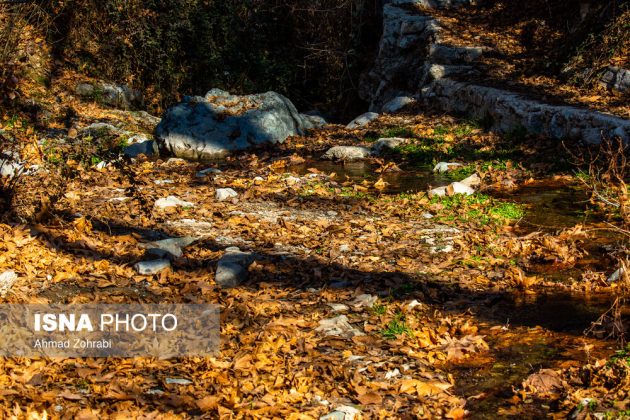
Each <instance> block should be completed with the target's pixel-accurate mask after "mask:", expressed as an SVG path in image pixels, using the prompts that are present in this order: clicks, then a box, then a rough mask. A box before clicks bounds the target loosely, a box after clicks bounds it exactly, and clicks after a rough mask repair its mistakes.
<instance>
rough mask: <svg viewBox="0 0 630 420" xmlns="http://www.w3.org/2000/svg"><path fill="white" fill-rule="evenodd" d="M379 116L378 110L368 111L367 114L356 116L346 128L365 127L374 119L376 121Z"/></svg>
mask: <svg viewBox="0 0 630 420" xmlns="http://www.w3.org/2000/svg"><path fill="white" fill-rule="evenodd" d="M377 118H378V114H377V113H376V112H366V113H365V114H361V115H359V116H358V117H356V118H355V119H354V120H352V121H351V122H350V123H349V124H348V125H347V126H346V128H347V129H348V130H353V129H355V128H361V127H364V126H366V125H368V124H369V123H371V122H372V121H374V120H375V119H377Z"/></svg>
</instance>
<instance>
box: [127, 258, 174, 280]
mask: <svg viewBox="0 0 630 420" xmlns="http://www.w3.org/2000/svg"><path fill="white" fill-rule="evenodd" d="M170 266H171V262H170V261H169V260H153V261H142V262H139V263H137V264H136V265H134V268H135V269H136V271H137V272H138V274H141V275H144V276H150V275H152V274H157V273H159V272H160V271H163V270H165V269H167V268H169V267H170Z"/></svg>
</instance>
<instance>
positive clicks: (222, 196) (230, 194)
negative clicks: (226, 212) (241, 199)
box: [215, 188, 238, 201]
mask: <svg viewBox="0 0 630 420" xmlns="http://www.w3.org/2000/svg"><path fill="white" fill-rule="evenodd" d="M236 197H238V193H237V192H236V191H234V190H233V189H232V188H219V189H218V190H217V191H216V192H215V198H216V200H217V201H226V200H229V199H230V198H236Z"/></svg>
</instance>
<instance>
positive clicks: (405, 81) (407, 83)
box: [359, 1, 439, 111]
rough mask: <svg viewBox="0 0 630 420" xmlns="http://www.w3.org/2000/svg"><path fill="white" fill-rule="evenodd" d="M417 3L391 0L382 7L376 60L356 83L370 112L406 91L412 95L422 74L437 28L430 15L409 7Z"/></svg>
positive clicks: (436, 34) (434, 20)
mask: <svg viewBox="0 0 630 420" xmlns="http://www.w3.org/2000/svg"><path fill="white" fill-rule="evenodd" d="M418 3H419V2H417V1H393V2H391V3H390V4H386V5H385V6H384V7H383V32H382V36H381V40H380V44H379V49H378V53H377V57H376V59H375V62H374V66H373V68H372V70H370V71H369V72H368V73H367V74H366V75H365V76H364V77H362V78H361V80H360V83H359V95H360V96H361V98H362V99H364V100H366V101H368V102H370V110H371V111H374V110H378V109H381V107H382V106H383V104H385V103H387V102H389V101H390V100H391V99H393V98H395V97H397V96H400V95H401V93H402V94H403V95H405V94H406V92H415V91H416V90H417V88H418V86H419V84H420V81H421V79H422V78H423V74H422V71H421V69H422V68H423V65H424V63H425V61H426V56H427V49H428V44H429V43H430V42H432V41H433V40H434V39H435V38H436V37H437V36H438V31H439V26H438V24H437V21H436V19H435V18H433V17H432V16H427V15H423V14H419V13H417V12H416V11H414V10H413V9H412V8H406V7H400V6H402V5H405V4H418Z"/></svg>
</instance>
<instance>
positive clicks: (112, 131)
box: [80, 122, 131, 137]
mask: <svg viewBox="0 0 630 420" xmlns="http://www.w3.org/2000/svg"><path fill="white" fill-rule="evenodd" d="M80 133H81V135H83V136H92V137H99V136H102V135H104V134H106V135H116V136H121V135H126V136H131V133H130V132H129V131H125V130H123V129H120V128H118V127H116V126H114V125H112V124H109V123H103V122H98V123H93V124H90V125H88V126H87V127H84V128H82V129H81V130H80Z"/></svg>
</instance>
